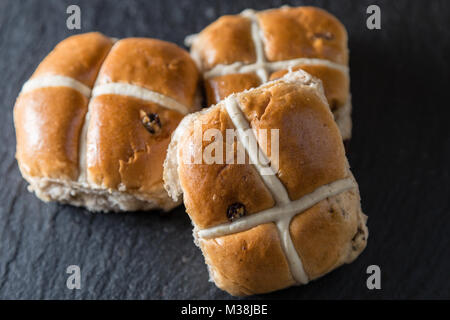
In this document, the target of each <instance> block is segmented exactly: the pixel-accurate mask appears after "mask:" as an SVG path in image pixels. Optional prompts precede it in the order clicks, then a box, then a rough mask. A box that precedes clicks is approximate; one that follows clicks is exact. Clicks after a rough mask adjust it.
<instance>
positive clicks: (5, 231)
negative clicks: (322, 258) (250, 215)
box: [0, 0, 450, 299]
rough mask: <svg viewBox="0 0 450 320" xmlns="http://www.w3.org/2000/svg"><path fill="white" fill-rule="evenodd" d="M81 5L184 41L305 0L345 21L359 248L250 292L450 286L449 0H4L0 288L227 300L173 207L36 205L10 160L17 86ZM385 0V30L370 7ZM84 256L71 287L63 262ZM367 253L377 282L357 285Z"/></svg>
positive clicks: (95, 17)
mask: <svg viewBox="0 0 450 320" xmlns="http://www.w3.org/2000/svg"><path fill="white" fill-rule="evenodd" d="M69 4H78V5H79V6H80V7H81V12H82V30H81V32H87V31H91V30H98V31H101V32H103V33H105V34H107V35H110V36H114V37H130V36H144V37H155V38H160V39H164V40H168V41H173V42H175V43H177V44H179V45H183V39H184V37H185V36H186V35H188V34H191V33H195V32H198V31H200V30H201V29H202V28H204V27H205V26H206V25H207V24H209V23H210V22H212V21H214V20H215V19H217V18H218V17H219V16H221V15H223V14H235V13H239V12H240V11H242V10H243V9H245V8H255V9H266V8H270V7H278V6H280V5H283V4H291V5H301V4H313V5H317V6H320V7H323V8H325V9H327V10H329V11H330V12H331V13H333V14H335V15H336V16H337V17H338V18H339V19H340V20H341V21H342V22H343V23H344V24H345V26H346V27H347V29H348V32H349V46H350V71H351V87H352V95H353V106H354V112H353V123H354V131H353V134H354V136H353V139H352V141H351V144H350V152H349V154H348V156H349V160H350V164H351V166H352V169H353V173H354V174H355V176H356V178H357V180H358V182H359V186H360V190H361V196H362V205H363V209H364V211H365V213H366V214H367V215H368V216H369V221H368V226H369V231H370V236H369V242H368V247H367V248H366V250H365V251H364V252H363V253H362V255H361V256H360V257H359V258H358V259H357V260H356V261H355V262H354V263H353V264H351V265H346V266H344V267H342V268H340V269H338V270H336V271H334V272H332V273H331V274H329V275H327V276H325V277H323V278H321V279H320V280H318V281H314V282H312V283H310V284H309V285H307V286H303V287H297V288H289V289H286V290H282V291H278V292H275V293H271V294H267V295H261V296H256V297H254V298H272V299H305V298H309V299H323V298H327V299H341V298H350V299H354V298H368V299H374V298H388V299H397V298H402V299H408V298H449V297H450V249H449V248H450V201H449V198H450V187H449V181H450V179H449V168H448V164H449V163H450V125H449V124H450V118H449V116H450V112H449V108H450V106H449V99H448V92H449V90H450V81H449V74H450V67H449V59H450V22H449V21H450V3H449V2H444V1H433V0H431V1H375V0H372V1H263V0H255V1H246V0H233V1H231V0H227V1H206V0H205V1H187V0H164V1H114V0H110V1H75V0H70V1H59V0H54V1H50V0H49V1H44V0H42V1H37V0H35V1H32V0H28V1H17V0H0V81H1V82H0V97H1V99H2V100H1V117H2V120H1V125H0V131H1V144H0V156H1V161H0V176H1V184H0V298H8V299H12V298H21V299H24V298H28V299H40V298H52V299H67V298H74V299H80V298H83V299H199V298H204V299H210V298H221V299H228V298H230V296H229V295H228V294H227V293H225V292H222V291H221V290H219V289H217V288H216V287H215V286H214V285H213V284H212V283H210V282H208V274H207V271H206V266H205V264H204V261H203V257H202V255H201V253H200V251H199V250H198V248H196V247H195V245H194V244H193V242H192V235H191V224H190V221H189V218H188V217H187V215H186V214H185V213H184V208H183V207H180V208H178V209H176V210H174V211H172V212H171V213H169V214H162V213H160V212H147V213H144V212H143V213H128V214H90V213H89V212H87V211H86V210H83V209H79V208H74V207H70V206H63V205H58V204H45V203H43V202H41V201H39V200H38V199H37V198H36V197H35V196H33V195H32V194H30V193H28V192H27V188H26V182H25V181H24V180H23V179H22V178H21V176H20V173H19V170H18V167H17V164H16V161H15V159H14V152H15V134H14V126H13V116H12V110H13V105H14V101H15V98H16V96H17V94H18V93H19V91H20V88H21V86H22V84H23V83H24V82H25V81H26V80H27V79H28V78H29V76H30V75H31V73H32V72H33V71H34V69H35V67H36V66H37V65H38V63H39V62H40V61H41V60H42V59H43V58H44V57H45V55H46V54H47V53H48V52H49V51H50V50H51V49H52V48H53V47H54V46H55V45H56V43H58V42H59V41H60V40H62V39H63V38H65V37H67V36H70V35H72V34H74V33H76V32H74V31H70V30H67V28H66V18H67V14H66V8H67V6H68V5H69ZM370 4H377V5H379V6H380V7H381V20H382V22H381V23H382V25H381V27H382V29H381V30H368V29H367V28H366V18H367V16H368V15H367V14H366V8H367V6H368V5H370ZM71 264H76V265H79V266H80V267H81V273H82V288H81V290H68V289H67V288H66V279H67V274H66V273H65V270H66V267H67V266H68V265H71ZM371 264H377V265H379V266H380V268H381V271H382V289H381V290H375V291H370V290H368V289H367V287H366V278H367V274H366V268H367V266H369V265H371Z"/></svg>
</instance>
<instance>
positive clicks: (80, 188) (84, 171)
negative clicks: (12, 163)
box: [14, 32, 199, 211]
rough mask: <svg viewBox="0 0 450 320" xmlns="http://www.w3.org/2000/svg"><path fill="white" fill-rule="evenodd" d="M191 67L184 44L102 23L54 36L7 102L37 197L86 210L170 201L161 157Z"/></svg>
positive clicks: (194, 82) (166, 205) (182, 107)
mask: <svg viewBox="0 0 450 320" xmlns="http://www.w3.org/2000/svg"><path fill="white" fill-rule="evenodd" d="M198 78H199V74H198V71H197V68H196V66H195V63H194V62H193V61H192V59H191V58H190V56H189V53H188V52H186V51H185V50H183V49H181V48H179V47H177V46H176V45H174V44H171V43H168V42H165V41H160V40H155V39H146V38H128V39H123V40H119V41H116V40H115V39H111V38H109V37H106V36H104V35H102V34H100V33H97V32H93V33H86V34H81V35H76V36H72V37H69V38H67V39H65V40H64V41H62V42H60V43H59V44H58V45H57V46H56V47H55V49H54V50H53V51H52V52H51V53H50V54H49V55H48V56H47V57H46V58H45V59H44V60H43V61H42V62H41V64H40V65H39V66H38V68H37V69H36V71H35V72H34V74H33V75H32V76H31V78H30V79H29V80H28V81H27V82H26V83H25V84H24V86H23V88H22V91H21V92H20V95H19V97H18V98H17V102H16V105H15V107H14V123H15V127H16V135H17V153H16V157H17V160H18V163H19V167H20V171H21V173H22V175H23V177H24V178H25V179H26V180H27V181H28V182H29V184H30V186H29V189H30V190H32V191H34V192H35V193H36V195H37V196H38V197H39V198H40V199H42V200H44V201H60V202H63V203H69V204H72V205H76V206H84V207H86V208H88V209H90V210H92V211H122V210H147V209H153V208H162V209H164V210H169V209H170V208H172V207H174V206H175V205H176V204H177V203H176V202H173V201H172V200H171V199H170V198H169V197H168V195H167V193H166V192H165V190H164V187H163V179H162V172H163V162H164V159H165V155H166V150H167V146H168V144H169V142H170V136H171V134H172V132H173V131H174V130H175V128H176V127H177V125H178V123H179V121H180V120H181V119H182V118H183V116H184V115H185V114H187V113H189V112H192V111H195V110H197V107H196V100H198V99H196V98H197V92H198V90H197V89H198Z"/></svg>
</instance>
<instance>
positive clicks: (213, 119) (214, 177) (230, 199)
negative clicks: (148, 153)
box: [178, 108, 274, 228]
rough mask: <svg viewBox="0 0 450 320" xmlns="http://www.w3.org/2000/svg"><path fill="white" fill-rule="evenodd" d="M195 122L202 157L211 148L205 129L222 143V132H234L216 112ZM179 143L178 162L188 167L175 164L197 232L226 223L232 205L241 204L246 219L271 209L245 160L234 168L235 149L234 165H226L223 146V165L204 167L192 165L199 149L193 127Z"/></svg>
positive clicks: (222, 113) (263, 188) (225, 117)
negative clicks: (199, 132) (214, 132)
mask: <svg viewBox="0 0 450 320" xmlns="http://www.w3.org/2000/svg"><path fill="white" fill-rule="evenodd" d="M197 120H198V121H201V122H202V123H204V125H203V126H202V132H203V135H204V136H205V141H203V143H202V146H201V149H200V151H201V154H202V155H208V154H210V153H209V152H208V149H207V148H208V146H210V147H209V148H211V147H212V145H211V144H212V143H213V142H212V141H211V140H209V141H208V140H207V139H206V133H207V131H208V130H209V129H217V130H219V131H220V132H221V134H222V136H223V137H224V139H225V137H226V129H230V128H234V127H233V124H232V122H231V120H230V118H229V116H228V115H227V113H226V112H225V111H224V110H222V109H220V108H215V109H213V110H211V112H209V113H207V114H205V115H203V116H200V117H199V118H198V119H197ZM224 142H225V141H224ZM228 142H229V141H228ZM179 143H180V145H182V146H183V148H182V149H181V150H180V152H181V153H180V158H181V159H190V160H191V162H192V164H189V163H187V162H185V161H181V162H180V163H179V166H180V168H179V170H178V172H179V179H180V183H181V185H182V186H183V189H184V190H186V192H185V194H184V203H185V206H186V211H187V212H188V213H189V215H190V217H191V219H192V220H193V221H194V223H195V224H196V225H197V226H198V227H199V228H208V227H212V226H215V225H218V224H221V223H225V222H228V219H227V209H228V207H229V206H230V205H232V204H233V203H242V204H244V205H245V208H246V210H247V214H248V215H250V214H253V213H255V212H259V211H261V210H264V209H267V208H270V207H272V206H273V205H274V200H273V198H272V196H271V195H270V193H269V191H268V190H267V188H266V186H265V185H264V183H263V182H262V180H261V178H260V177H259V176H258V173H257V172H256V170H255V168H254V167H253V166H252V165H249V164H248V163H249V162H248V159H246V160H245V164H236V162H237V158H236V157H237V150H236V145H234V146H233V150H234V153H233V154H234V157H235V158H234V164H226V158H225V157H226V145H225V143H224V145H223V148H222V150H223V158H222V162H223V164H218V163H212V164H207V163H206V162H205V161H204V160H202V163H201V164H195V163H194V160H195V154H193V152H195V151H197V150H198V149H199V148H198V143H197V142H196V141H195V137H194V128H193V127H191V128H190V129H189V131H187V132H185V134H184V136H183V138H182V140H181V141H180V142H179Z"/></svg>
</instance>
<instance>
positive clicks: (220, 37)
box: [186, 6, 352, 140]
mask: <svg viewBox="0 0 450 320" xmlns="http://www.w3.org/2000/svg"><path fill="white" fill-rule="evenodd" d="M186 44H187V45H190V46H191V55H192V56H193V58H194V60H196V62H197V65H198V66H199V69H200V70H201V72H202V73H203V76H204V79H205V87H206V94H207V100H208V104H209V105H212V104H215V103H217V102H219V101H220V100H222V99H223V98H225V97H226V96H228V95H229V94H231V93H234V92H240V91H243V90H245V89H250V88H254V87H257V86H258V85H260V84H261V83H265V82H267V81H268V80H274V79H276V78H279V77H281V76H282V75H283V74H284V73H286V72H287V70H288V69H290V68H292V69H293V70H297V69H303V70H305V71H306V72H308V73H310V74H312V75H313V76H316V77H318V78H320V79H321V80H322V82H323V86H324V89H325V96H326V97H327V99H328V103H329V106H330V108H331V110H332V111H333V114H334V117H335V120H336V122H337V124H338V127H339V129H340V130H341V134H342V136H343V139H344V140H348V139H350V137H351V130H352V123H351V97H350V86H349V82H350V80H349V70H348V48H347V32H346V30H345V27H344V25H343V24H342V23H341V22H340V21H339V20H338V19H336V17H334V16H333V15H331V14H330V13H328V12H326V11H325V10H322V9H320V8H315V7H295V8H292V7H287V6H285V7H281V8H278V9H269V10H264V11H259V12H257V11H253V10H245V11H243V12H242V13H241V14H239V15H227V16H223V17H221V18H219V19H218V20H216V21H215V22H213V23H211V24H210V25H209V26H208V27H206V28H205V29H204V30H202V31H201V32H200V33H199V34H196V35H192V36H189V37H188V38H186Z"/></svg>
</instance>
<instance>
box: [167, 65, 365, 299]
mask: <svg viewBox="0 0 450 320" xmlns="http://www.w3.org/2000/svg"><path fill="white" fill-rule="evenodd" d="M233 99H235V101H238V102H239V106H240V108H242V111H243V114H244V116H245V117H246V118H247V121H248V122H249V125H250V126H251V128H252V129H253V130H257V129H279V130H280V132H279V140H280V145H279V166H280V168H279V171H278V177H279V179H280V181H281V182H282V183H283V184H284V186H285V187H286V189H287V192H288V194H289V198H290V201H291V202H289V199H288V203H286V202H277V203H276V204H274V201H273V199H274V196H275V193H274V192H277V191H278V192H281V191H282V190H279V189H278V188H273V186H272V187H271V189H270V190H271V191H270V192H273V194H271V193H269V192H267V191H266V188H262V189H261V190H264V192H267V195H265V196H264V198H263V199H261V198H258V195H259V194H260V193H261V191H259V192H258V193H256V194H252V193H251V192H249V191H248V190H247V189H248V188H249V187H247V186H243V187H242V188H241V186H240V185H239V184H236V181H239V175H234V173H230V172H228V171H227V170H228V169H229V168H230V167H232V166H222V167H220V166H215V165H214V164H212V165H211V164H210V165H203V166H201V165H186V164H185V163H184V162H183V160H185V159H186V157H184V155H185V154H187V155H188V156H190V157H192V156H193V155H192V150H195V148H193V147H192V143H191V142H190V139H191V137H192V130H193V123H194V122H195V120H197V121H199V120H201V121H202V122H203V123H204V127H203V128H204V130H205V128H216V129H220V131H221V132H222V134H223V132H224V129H226V128H229V127H231V124H230V119H229V115H228V114H224V112H225V110H233V109H232V107H230V105H231V104H230V102H231V101H233ZM230 112H231V111H230ZM232 114H233V113H232ZM233 119H234V121H235V123H239V121H237V120H236V118H233ZM180 128H181V129H182V131H181V132H179V131H178V130H177V137H182V138H181V140H179V141H178V138H177V141H178V143H177V145H178V151H177V159H178V163H177V164H176V166H177V167H176V168H175V169H173V170H176V171H177V174H178V175H179V177H180V183H181V189H182V191H183V193H184V201H185V204H186V208H187V211H188V213H189V215H190V217H191V219H192V220H193V223H194V225H195V229H194V235H195V236H196V239H197V243H198V244H199V246H200V248H201V249H202V251H203V254H204V256H205V259H206V263H207V264H208V266H209V270H210V275H211V277H212V279H213V280H214V282H215V283H216V285H217V286H218V287H220V288H222V289H223V290H226V291H227V292H229V293H231V294H232V295H250V294H257V293H265V292H270V291H274V290H278V289H282V288H285V287H288V286H291V285H294V284H299V283H306V282H308V281H309V280H313V279H316V278H317V277H320V276H322V275H323V274H325V273H327V272H329V271H331V270H332V269H334V268H336V267H338V266H340V265H341V264H343V263H349V262H351V261H353V260H354V259H355V258H356V257H357V256H358V255H359V254H360V253H361V251H362V250H363V249H364V247H365V245H366V239H367V228H366V227H365V216H364V215H363V213H362V212H361V207H360V203H359V201H360V200H359V192H358V188H357V184H356V182H355V181H354V180H353V178H352V175H351V173H350V171H349V169H348V165H347V160H346V157H345V153H344V148H343V144H342V140H341V136H340V133H339V131H338V128H337V125H336V123H335V122H334V121H333V117H332V114H331V112H330V110H329V108H328V105H327V102H326V99H325V97H324V94H323V92H322V89H321V86H320V82H318V80H316V79H315V78H312V77H311V76H310V75H308V74H306V73H304V72H302V71H298V72H295V73H290V74H288V75H286V76H285V77H283V78H282V79H280V80H277V81H274V82H271V83H268V84H265V85H263V86H260V87H258V88H256V89H251V90H249V91H246V92H242V93H239V94H235V95H233V96H231V97H229V98H228V99H227V100H225V101H222V102H220V103H219V104H218V105H216V106H214V107H212V108H210V109H207V110H206V111H203V112H201V113H196V114H193V115H191V116H190V120H189V122H185V121H184V122H183V125H182V126H180ZM257 136H258V135H257ZM270 143H271V141H270V140H269V141H268V150H270V149H271V146H270ZM206 145H208V144H206ZM204 146H205V144H204ZM202 150H204V147H203V148H202ZM268 156H269V157H270V156H271V154H270V152H269V153H268ZM272 160H273V159H272ZM234 166H235V165H234ZM235 167H237V166H235ZM242 167H243V166H242ZM223 168H224V169H223ZM221 170H222V171H221ZM223 172H225V174H226V176H225V174H224V173H223ZM228 177H229V178H230V180H227V179H226V178H228ZM224 178H225V179H224ZM236 178H237V179H236ZM258 178H261V176H259V177H258V176H255V177H252V181H251V184H250V187H252V186H254V185H255V183H257V184H260V181H259V180H258ZM264 181H267V180H264ZM325 185H326V187H325ZM174 188H176V186H174ZM348 190H350V191H348ZM218 192H220V194H224V195H225V196H223V197H220V198H217V197H216V194H217V193H218ZM281 193H282V192H281ZM334 194H337V195H334ZM276 195H278V196H279V195H280V194H279V193H277V194H276ZM303 196H306V197H305V198H302V197H303ZM300 198H302V200H299V201H298V202H292V201H294V200H298V199H300ZM268 199H269V200H270V201H269V202H267V203H266V205H264V206H261V207H260V208H258V207H253V208H252V210H251V212H252V213H251V214H252V217H250V218H241V219H242V220H239V218H238V220H237V221H234V222H231V224H233V225H230V224H227V223H226V219H225V211H226V208H227V205H230V204H232V203H234V202H241V203H245V205H246V206H247V204H248V203H251V202H252V201H254V202H255V203H256V204H258V203H262V201H264V200H265V201H267V200H268ZM311 199H317V201H318V202H317V203H316V204H315V205H314V203H315V202H314V201H315V200H311ZM320 199H325V200H322V201H320ZM309 201H313V202H312V203H311V204H309V205H311V206H312V207H311V208H310V209H306V210H304V211H303V212H298V213H297V215H296V216H294V217H293V219H292V220H289V219H290V217H291V216H289V214H291V213H290V212H289V210H292V208H293V206H299V207H300V206H301V205H307V204H306V203H309ZM249 206H250V204H249ZM283 207H284V208H286V211H282V209H281V208H283ZM269 208H270V209H269ZM272 208H273V209H272ZM266 209H268V210H266ZM271 209H272V210H271ZM255 210H256V212H255ZM277 210H281V211H277ZM299 210H300V209H299ZM261 211H264V213H262V212H261ZM294 213H295V212H292V214H294ZM258 215H260V216H258ZM286 219H287V220H286ZM289 221H290V222H289ZM219 224H221V225H220V226H218V225H219ZM222 224H223V225H222ZM210 228H211V229H210ZM205 229H208V230H205ZM240 230H244V231H240ZM281 235H282V236H283V238H281ZM289 236H290V238H291V239H292V244H293V246H290V242H289ZM281 239H283V241H281ZM291 268H295V269H291ZM303 270H304V272H303Z"/></svg>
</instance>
